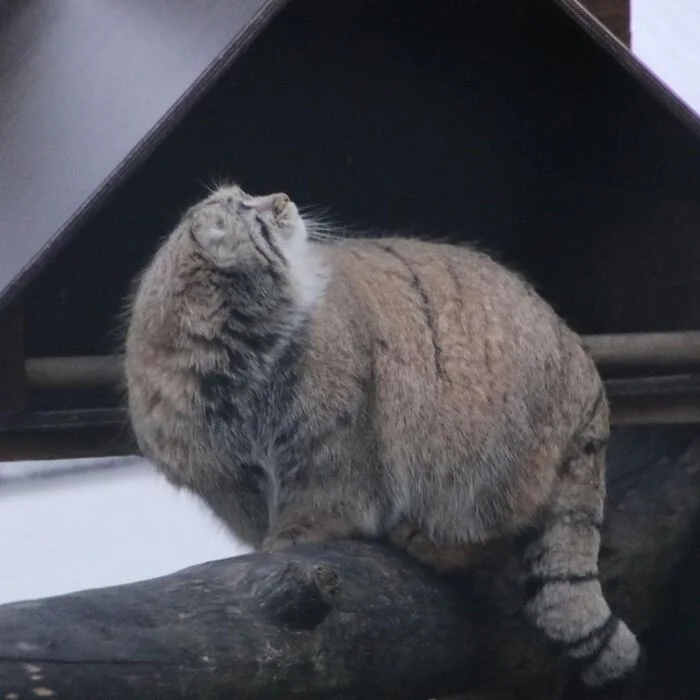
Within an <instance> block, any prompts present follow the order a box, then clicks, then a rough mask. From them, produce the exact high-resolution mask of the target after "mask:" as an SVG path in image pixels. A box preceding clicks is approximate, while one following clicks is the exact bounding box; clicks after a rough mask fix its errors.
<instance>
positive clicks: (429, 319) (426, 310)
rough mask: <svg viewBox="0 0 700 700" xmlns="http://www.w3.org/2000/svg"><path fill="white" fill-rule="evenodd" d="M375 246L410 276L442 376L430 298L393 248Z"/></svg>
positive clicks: (442, 371) (435, 325)
mask: <svg viewBox="0 0 700 700" xmlns="http://www.w3.org/2000/svg"><path fill="white" fill-rule="evenodd" d="M377 246H378V247H379V248H380V249H381V250H384V251H385V252H387V253H389V255H393V256H394V257H395V258H396V259H397V260H398V261H399V262H401V263H402V264H403V266H404V267H405V268H406V270H407V271H408V273H409V274H410V276H411V287H412V288H413V289H415V290H416V292H417V293H418V295H419V296H420V299H421V303H422V306H423V315H424V316H425V322H426V324H427V325H428V329H429V330H430V339H431V342H432V344H433V354H434V357H435V370H436V372H437V373H438V375H440V376H444V374H445V370H444V367H443V364H442V348H441V347H440V344H439V343H438V333H437V323H436V319H435V313H434V312H433V308H432V305H431V303H430V297H429V296H428V293H427V292H426V291H425V289H424V287H423V285H422V284H421V281H420V277H419V276H418V274H417V273H416V271H415V270H414V269H413V267H412V265H411V264H410V263H409V262H408V261H407V260H406V259H405V258H404V257H403V256H402V255H401V254H400V253H398V252H396V250H395V249H394V248H392V247H391V246H389V245H382V244H381V243H377Z"/></svg>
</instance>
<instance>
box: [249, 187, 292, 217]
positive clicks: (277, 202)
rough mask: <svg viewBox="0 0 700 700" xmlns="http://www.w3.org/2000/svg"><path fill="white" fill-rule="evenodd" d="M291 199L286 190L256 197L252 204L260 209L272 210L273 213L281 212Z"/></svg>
mask: <svg viewBox="0 0 700 700" xmlns="http://www.w3.org/2000/svg"><path fill="white" fill-rule="evenodd" d="M290 201H291V199H290V198H289V195H287V194H285V193H284V192H279V193H277V194H268V195H266V196H265V197H255V198H254V199H253V200H252V202H251V204H252V206H253V207H255V208H256V209H257V210H258V211H270V210H271V211H272V212H273V214H281V213H282V212H283V211H284V209H285V207H286V206H287V205H288V204H289V202H290Z"/></svg>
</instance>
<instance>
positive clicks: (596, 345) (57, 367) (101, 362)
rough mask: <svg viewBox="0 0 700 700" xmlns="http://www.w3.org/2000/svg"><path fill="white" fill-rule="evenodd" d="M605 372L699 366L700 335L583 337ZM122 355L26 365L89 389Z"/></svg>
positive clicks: (117, 378) (49, 382)
mask: <svg viewBox="0 0 700 700" xmlns="http://www.w3.org/2000/svg"><path fill="white" fill-rule="evenodd" d="M583 341H584V345H585V346H586V347H587V348H588V350H589V351H590V353H591V355H592V356H593V358H594V359H595V361H596V362H597V363H598V365H599V366H600V367H601V368H603V369H615V368H627V367H639V368H642V367H659V368H673V367H681V366H692V365H698V366H700V331H678V332H672V333H619V334H611V335H587V336H583ZM123 361H124V358H123V356H122V355H103V356H94V355H93V356H85V357H42V358H33V359H28V360H26V362H25V369H26V374H27V382H28V384H29V387H30V388H31V389H32V390H43V389H88V388H97V387H107V386H115V385H119V384H121V383H122V382H123Z"/></svg>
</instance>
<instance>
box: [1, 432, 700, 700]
mask: <svg viewBox="0 0 700 700" xmlns="http://www.w3.org/2000/svg"><path fill="white" fill-rule="evenodd" d="M699 467H700V439H699V438H698V436H697V429H691V428H689V427H683V428H680V427H668V428H665V429H657V430H649V429H646V430H644V429H620V430H617V431H616V432H615V434H614V439H613V442H612V444H611V449H610V458H609V469H608V475H609V478H608V484H609V486H608V501H607V518H606V525H605V528H604V533H603V538H604V546H603V549H602V552H601V571H602V575H603V582H604V587H605V589H606V593H607V595H608V598H609V600H610V603H611V605H612V607H613V608H614V610H615V611H616V612H617V613H618V614H620V615H622V616H623V617H624V618H625V619H626V620H628V622H629V624H630V625H631V626H632V627H633V629H635V630H636V631H637V632H640V633H642V634H643V637H645V638H648V639H649V640H651V641H650V642H648V643H649V644H651V645H652V649H651V652H650V653H651V656H652V661H653V656H654V654H653V643H654V641H653V639H654V636H653V634H652V633H653V632H654V629H655V628H656V627H657V626H658V624H657V623H659V621H663V620H664V619H665V618H666V617H667V616H668V615H669V611H671V610H672V609H673V607H674V605H675V604H676V601H677V600H678V598H679V594H678V589H673V588H671V587H670V585H671V583H672V581H673V579H674V574H675V572H676V571H677V569H678V566H679V565H680V564H681V563H684V562H686V561H687V560H688V558H689V557H688V556H686V555H687V552H688V551H689V545H690V543H692V541H693V533H694V532H695V531H696V529H697V528H696V522H697V516H698V512H699V511H700V508H699V507H698V505H699V501H700V498H699V495H700V489H699V486H700V468H699ZM517 559H518V558H517V548H516V547H514V546H513V543H506V544H504V546H503V547H498V548H496V551H495V552H493V553H492V554H491V555H489V556H487V557H486V558H485V559H484V560H483V561H481V562H480V563H479V565H478V566H475V567H474V568H473V569H472V570H470V571H464V572H461V573H459V574H457V575H452V576H449V577H438V576H437V575H435V574H433V573H432V572H429V571H427V570H425V569H424V568H423V567H421V566H420V565H419V564H417V563H416V562H414V561H412V560H410V559H409V558H408V557H407V556H405V555H404V554H402V553H400V552H396V551H394V550H392V549H390V548H389V547H388V546H384V545H382V544H380V543H365V542H334V543H326V544H316V545H303V546H299V547H296V548H294V549H292V550H288V551H285V552H277V553H273V554H266V553H256V554H250V555H245V556H241V557H236V558H233V559H229V560H224V561H218V562H212V563H208V564H204V565H200V566H196V567H193V568H189V569H186V570H184V571H181V572H178V573H175V574H172V575H169V576H165V577H162V578H158V579H153V580H150V581H145V582H139V583H134V584H127V585H121V586H114V587H110V588H103V589H98V590H92V591H86V592H81V593H74V594H70V595H63V596H58V597H53V598H48V599H44V600H38V601H31V602H22V603H12V604H8V605H4V606H0V698H2V699H3V700H23V699H25V698H42V697H43V698H74V699H78V700H80V699H82V698H86V699H87V698H90V699H91V700H96V699H98V698H99V699H100V700H103V699H104V700H111V699H112V698H119V699H120V700H121V699H123V698H149V699H153V700H158V699H160V698H162V699H163V700H165V699H167V700H177V699H179V698H182V699H183V700H184V699H185V698H188V699H189V698H202V699H208V698H236V700H247V699H250V700H253V699H255V700H257V699H262V698H265V699H266V700H275V698H308V699H309V700H314V699H315V698H319V699H320V698H334V699H337V700H344V699H348V700H349V699H355V698H397V699H398V698H401V700H411V699H415V700H426V699H427V698H431V697H436V696H440V695H447V694H449V693H457V692H472V693H480V694H479V697H488V698H494V697H503V695H497V693H499V692H501V691H509V689H514V688H521V689H522V688H525V689H526V688H533V687H540V688H541V687H543V686H545V685H547V684H549V683H550V682H552V683H554V682H555V680H556V678H557V674H558V672H559V662H558V661H557V660H556V656H555V655H554V654H553V652H552V650H550V649H549V648H548V647H546V646H545V644H544V643H543V642H542V640H540V638H539V637H538V636H537V635H536V633H535V632H534V631H533V630H532V629H531V628H530V627H529V626H528V625H527V623H526V622H525V621H524V619H523V617H522V613H521V598H520V591H519V587H518V586H517V584H516V582H515V577H514V571H516V569H517ZM47 575H50V571H47ZM691 594H692V592H690V593H689V595H691ZM690 656H691V657H692V655H690ZM667 680H668V679H667ZM508 697H516V696H515V695H512V696H508ZM517 697H525V696H524V695H518V696H517ZM531 697H538V698H543V697H545V696H544V695H543V694H542V693H541V692H540V693H539V694H534V691H533V694H532V695H531Z"/></svg>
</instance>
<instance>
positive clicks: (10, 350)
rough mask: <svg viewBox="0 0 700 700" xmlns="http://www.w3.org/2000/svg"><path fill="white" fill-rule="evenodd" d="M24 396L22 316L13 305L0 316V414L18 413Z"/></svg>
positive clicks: (25, 379)
mask: <svg viewBox="0 0 700 700" xmlns="http://www.w3.org/2000/svg"><path fill="white" fill-rule="evenodd" d="M26 397H27V376H26V373H25V370H24V313H23V309H22V305H21V304H20V303H16V304H13V305H12V306H10V307H9V308H8V309H6V310H5V311H4V312H2V313H0V414H3V413H14V412H17V411H21V410H22V409H23V408H24V405H25V402H26Z"/></svg>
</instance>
